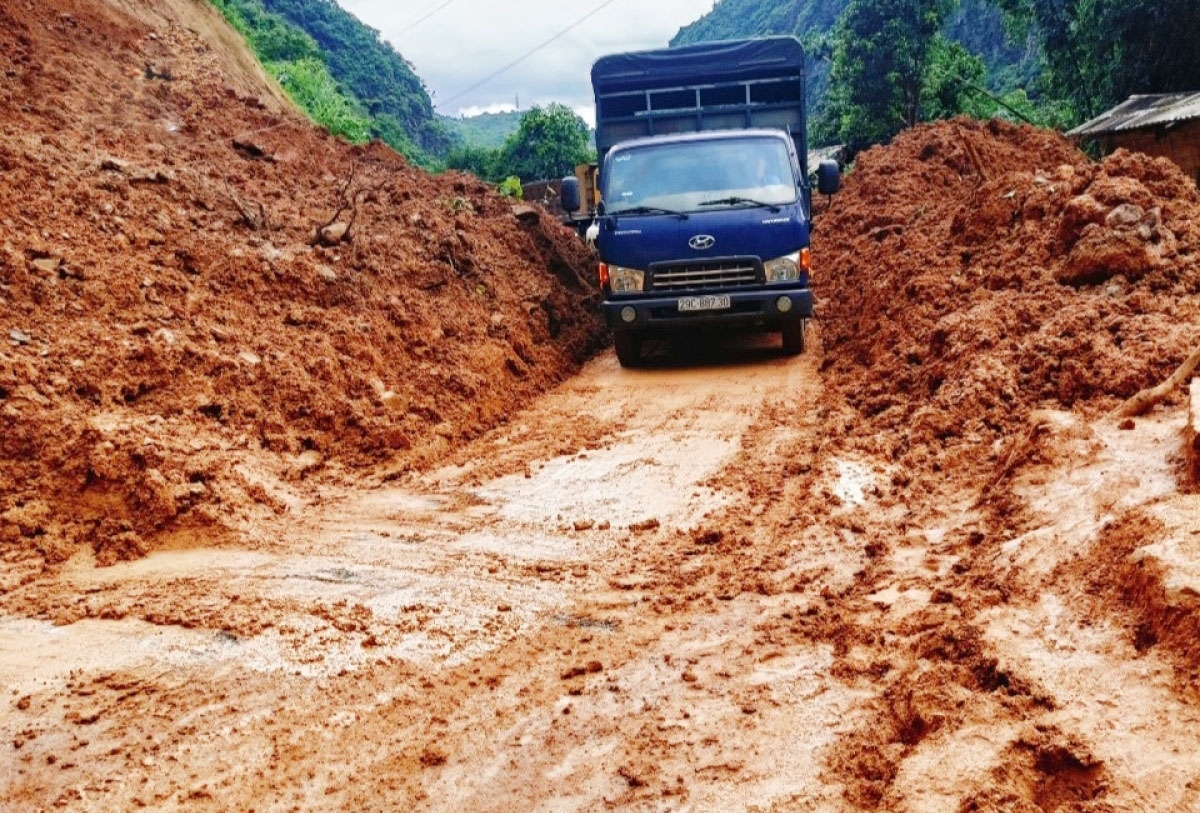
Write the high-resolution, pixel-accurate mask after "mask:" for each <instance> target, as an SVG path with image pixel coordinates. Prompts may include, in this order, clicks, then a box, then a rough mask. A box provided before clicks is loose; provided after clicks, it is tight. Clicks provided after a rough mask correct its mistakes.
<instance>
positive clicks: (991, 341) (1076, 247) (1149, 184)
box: [815, 120, 1200, 471]
mask: <svg viewBox="0 0 1200 813" xmlns="http://www.w3.org/2000/svg"><path fill="white" fill-rule="evenodd" d="M1198 251H1200V196H1198V195H1197V192H1196V187H1195V186H1194V184H1192V183H1191V182H1190V181H1189V180H1188V179H1187V178H1186V177H1184V176H1183V175H1182V173H1181V172H1180V171H1179V170H1178V169H1177V168H1176V167H1175V165H1174V164H1172V163H1170V162H1168V161H1166V160H1165V159H1151V158H1148V157H1146V156H1143V155H1140V154H1132V153H1128V152H1124V151H1118V152H1117V153H1115V154H1114V155H1112V156H1110V157H1108V158H1107V159H1105V160H1104V161H1102V162H1101V163H1094V162H1091V161H1089V160H1088V159H1087V157H1086V156H1084V155H1083V154H1082V153H1080V152H1079V151H1078V150H1076V149H1075V148H1074V147H1073V146H1071V145H1070V144H1069V143H1068V142H1067V141H1066V140H1064V139H1063V138H1062V137H1061V136H1059V135H1058V134H1056V133H1052V132H1047V131H1041V130H1037V129H1034V128H1030V127H1027V126H1020V127H1019V126H1015V125H1010V124H1005V123H1002V122H997V121H993V122H987V123H981V122H973V121H967V120H954V121H949V122H939V123H935V124H929V125H924V126H920V127H917V128H914V129H912V130H910V131H908V132H905V133H903V134H902V135H900V136H899V137H898V138H897V139H896V140H895V141H894V142H893V143H892V144H890V145H889V146H886V147H878V148H875V149H872V150H869V151H867V152H866V153H864V154H862V155H861V156H860V157H859V160H858V162H857V164H856V165H855V167H854V170H853V172H851V173H850V174H849V175H848V177H847V178H846V184H845V189H844V191H843V192H841V193H839V195H838V196H837V197H836V198H834V199H833V203H832V207H831V208H830V209H829V210H828V211H827V212H826V213H824V214H822V215H820V220H819V228H818V229H817V231H816V250H815V254H816V257H817V258H818V261H819V265H818V268H819V275H818V276H817V278H816V285H817V286H818V291H819V292H820V293H821V311H820V316H821V318H822V321H823V333H822V336H823V341H824V345H825V351H826V354H827V358H826V361H825V364H826V365H827V371H828V376H827V380H828V381H829V382H830V383H831V384H832V385H833V386H835V387H837V388H838V389H839V390H841V391H842V392H844V393H845V395H846V397H847V398H848V400H849V401H850V403H851V404H853V405H854V406H855V407H856V408H857V409H858V410H859V412H860V413H861V415H862V416H863V417H865V418H867V419H868V421H869V423H870V426H871V427H872V428H873V429H874V430H900V431H895V432H891V433H888V434H884V435H878V436H876V437H875V440H874V441H872V442H874V443H877V444H879V445H882V446H883V447H884V449H883V451H884V452H885V453H887V454H890V456H891V457H892V458H893V459H896V460H897V461H904V462H905V463H906V464H917V465H918V470H924V471H927V470H929V469H930V468H931V467H932V468H936V467H938V466H941V465H942V464H943V463H944V462H945V461H946V459H947V458H946V453H948V452H952V451H954V450H956V449H958V448H959V447H961V446H962V445H964V444H966V445H967V446H972V447H977V446H981V445H985V444H989V443H992V442H993V441H994V440H996V439H997V438H999V437H1000V436H1002V435H1003V434H1005V433H1007V432H1011V431H1012V430H1014V429H1015V428H1017V427H1018V426H1020V425H1021V424H1023V423H1024V421H1025V419H1026V416H1027V414H1028V411H1029V410H1030V409H1031V408H1033V407H1036V406H1058V405H1061V406H1065V407H1075V406H1078V407H1080V408H1082V409H1083V410H1084V411H1085V413H1086V412H1089V411H1091V412H1093V413H1094V412H1095V411H1097V410H1100V409H1103V408H1105V407H1108V406H1111V405H1112V404H1113V403H1115V400H1116V399H1120V398H1126V397H1128V396H1130V395H1132V394H1133V393H1135V392H1136V391H1137V390H1139V389H1141V388H1143V387H1146V386H1149V385H1152V384H1154V383H1157V382H1158V381H1159V380H1161V379H1162V378H1164V377H1165V376H1167V375H1168V374H1169V373H1170V372H1171V370H1172V369H1173V368H1174V367H1175V366H1176V365H1178V364H1179V363H1180V362H1181V361H1182V360H1183V359H1184V358H1185V357H1186V356H1187V355H1188V353H1189V352H1190V351H1191V350H1192V349H1194V346H1195V341H1196V337H1195V331H1194V328H1192V327H1191V325H1194V324H1196V322H1197V319H1198V318H1200V302H1198V300H1197V298H1196V296H1195V295H1196V293H1197V292H1198V291H1200V261H1198V254H1197V252H1198ZM913 269H919V270H917V271H916V272H914V270H913ZM959 459H960V460H963V459H968V458H959ZM971 459H974V460H981V459H982V458H981V457H979V456H976V457H974V458H971Z"/></svg>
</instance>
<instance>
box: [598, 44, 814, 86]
mask: <svg viewBox="0 0 1200 813" xmlns="http://www.w3.org/2000/svg"><path fill="white" fill-rule="evenodd" d="M785 73H794V74H795V75H803V73H804V46H803V45H801V44H800V41H799V40H798V39H796V38H795V37H762V38H759V39H750V40H728V41H725V42H703V43H700V44H698V45H687V46H684V47H682V48H664V49H662V50H657V51H631V52H629V53H624V54H612V55H610V56H604V57H600V59H598V60H596V63H595V64H594V65H592V87H593V88H594V89H595V91H596V93H597V95H599V94H602V93H614V92H615V93H619V92H622V91H635V90H649V89H652V88H664V87H672V86H675V85H688V84H691V83H692V82H694V81H695V79H696V77H697V76H703V77H704V78H705V80H706V81H709V82H726V81H747V80H753V79H768V78H772V77H776V76H780V75H781V74H785Z"/></svg>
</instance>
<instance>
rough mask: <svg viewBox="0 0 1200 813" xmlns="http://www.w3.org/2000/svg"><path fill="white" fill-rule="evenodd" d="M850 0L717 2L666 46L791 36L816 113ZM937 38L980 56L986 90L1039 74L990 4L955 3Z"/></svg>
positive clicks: (1030, 47)
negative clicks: (801, 51) (799, 48)
mask: <svg viewBox="0 0 1200 813" xmlns="http://www.w3.org/2000/svg"><path fill="white" fill-rule="evenodd" d="M848 5H849V0H717V2H716V4H715V5H714V6H713V8H712V11H710V12H709V13H708V14H705V15H704V16H703V17H701V18H700V19H698V20H696V21H695V22H693V23H691V24H690V25H686V26H684V27H683V28H681V29H679V32H678V33H677V34H676V35H675V36H674V38H672V40H671V45H672V46H677V45H689V44H692V43H696V42H708V41H713V40H724V39H738V38H741V37H757V36H766V35H771V34H792V35H794V36H796V37H798V38H799V39H800V40H801V41H802V42H804V44H805V46H806V50H807V52H808V65H807V72H808V101H809V105H810V107H811V108H812V109H813V110H816V111H819V110H820V109H821V103H822V101H823V99H824V96H825V92H826V90H827V89H828V86H829V69H830V58H831V55H832V35H833V32H834V29H835V28H836V26H837V24H838V21H839V19H840V18H841V16H842V14H843V12H844V11H845V10H846V7H847V6H848ZM942 34H943V35H944V36H945V37H946V38H947V39H949V40H951V41H953V42H958V43H960V44H961V45H962V46H963V47H964V48H966V49H967V51H969V52H970V53H972V54H976V55H978V56H979V57H981V58H982V59H983V61H984V64H985V66H986V67H987V84H988V87H989V88H990V89H991V90H993V91H996V92H999V93H1003V92H1006V91H1009V90H1012V89H1014V88H1017V87H1024V86H1026V85H1027V84H1029V83H1030V82H1031V81H1032V80H1033V78H1034V77H1035V76H1036V75H1037V73H1038V72H1039V70H1040V61H1041V52H1040V49H1039V47H1038V44H1037V41H1036V39H1034V38H1033V35H1032V33H1031V34H1030V35H1029V36H1028V37H1027V38H1026V39H1025V40H1024V41H1020V42H1013V41H1011V40H1010V38H1009V37H1008V35H1007V33H1006V31H1005V28H1004V15H1003V13H1002V11H1001V9H1000V6H999V5H998V3H997V2H993V0H960V2H958V3H956V5H955V8H954V10H953V11H952V12H951V14H950V15H949V16H948V18H947V20H946V23H945V25H944V26H943V29H942Z"/></svg>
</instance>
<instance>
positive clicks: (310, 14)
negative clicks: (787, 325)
mask: <svg viewBox="0 0 1200 813" xmlns="http://www.w3.org/2000/svg"><path fill="white" fill-rule="evenodd" d="M262 4H263V6H264V7H265V8H266V9H267V10H268V11H270V12H273V13H275V14H278V15H279V16H281V17H282V18H284V19H285V20H287V21H288V22H290V23H291V24H292V25H294V26H296V27H297V28H299V29H300V30H302V31H304V33H306V34H308V35H309V36H310V37H312V38H313V39H314V40H315V41H316V43H317V46H318V47H319V48H320V50H321V55H322V57H323V59H324V61H325V64H326V65H327V66H328V68H329V73H330V74H331V75H332V76H333V78H334V79H335V80H337V82H338V84H339V85H340V86H341V87H342V88H343V89H344V90H345V91H346V92H347V93H348V94H350V95H352V96H353V97H354V98H355V99H356V100H357V101H358V102H359V104H360V105H362V107H363V109H364V110H365V112H366V113H367V114H368V115H369V116H370V117H371V118H372V119H373V121H374V124H375V128H376V130H377V131H378V132H377V134H378V135H380V136H386V135H388V134H389V133H390V134H394V135H398V134H399V133H403V134H404V135H405V136H407V137H408V138H409V139H411V141H412V142H413V144H415V145H416V146H417V147H418V148H419V149H420V150H422V151H424V152H427V153H431V154H433V155H442V154H444V153H445V152H446V151H447V150H448V149H449V148H450V147H451V146H453V138H452V137H451V136H450V134H449V133H448V132H447V131H446V129H445V128H444V127H443V125H442V124H441V122H440V121H439V120H438V118H437V117H435V115H434V112H433V102H432V101H431V100H430V98H429V93H428V91H426V89H425V85H424V83H423V82H422V81H421V80H420V78H419V77H418V76H417V75H416V73H415V72H414V71H413V67H412V65H411V64H409V62H408V61H407V60H405V59H404V57H402V56H400V54H398V53H396V51H395V49H393V48H392V46H391V45H389V44H388V43H386V42H384V41H383V39H382V38H381V37H380V34H379V32H378V31H376V30H375V29H374V28H371V27H370V26H368V25H366V24H364V23H363V22H361V21H360V20H359V19H358V18H357V17H355V16H354V15H352V14H350V13H349V12H348V11H346V10H344V9H343V8H342V7H341V6H339V5H338V4H337V3H336V2H334V0H262ZM384 140H390V139H387V138H385V139H384Z"/></svg>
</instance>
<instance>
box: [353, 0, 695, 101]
mask: <svg viewBox="0 0 1200 813" xmlns="http://www.w3.org/2000/svg"><path fill="white" fill-rule="evenodd" d="M338 2H339V4H340V5H341V6H342V7H343V8H344V9H346V10H347V11H349V12H350V13H351V14H353V15H354V16H356V17H358V18H359V19H360V20H362V21H363V22H364V23H366V24H367V25H369V26H371V27H372V28H375V29H378V30H379V32H380V34H381V35H382V36H383V38H384V39H385V40H387V41H388V42H389V43H391V44H392V46H393V47H394V48H395V49H396V50H397V51H398V52H399V53H400V55H401V56H403V57H404V58H405V59H407V60H408V61H409V62H410V63H412V65H413V68H414V69H415V70H416V72H417V75H418V76H420V77H421V79H423V80H424V82H425V85H426V87H427V88H428V89H429V91H430V94H431V95H432V96H433V102H434V106H435V107H436V108H437V110H438V112H439V113H444V114H446V115H451V116H457V115H463V114H466V115H470V113H469V112H467V111H484V110H499V109H502V108H503V107H504V106H508V108H509V109H512V108H513V107H514V106H515V104H516V102H517V100H518V99H519V100H520V106H521V109H528V108H530V107H533V106H534V105H543V106H544V105H547V104H549V103H550V102H560V103H562V104H565V105H567V106H569V107H571V108H573V109H574V110H576V112H579V113H581V114H584V113H586V115H584V118H585V119H586V120H587V121H589V122H591V121H592V119H593V115H592V109H591V108H592V104H593V99H592V90H591V76H590V72H591V67H592V63H593V62H594V61H595V60H596V59H597V58H598V57H600V56H603V55H604V54H610V53H616V52H619V51H632V50H642V49H647V48H662V47H665V46H666V45H667V42H668V41H669V40H670V39H671V37H673V36H675V33H676V32H677V31H678V30H679V29H680V28H681V27H683V26H685V25H687V24H688V23H690V22H692V21H694V20H696V19H697V18H699V17H700V16H701V15H703V14H706V13H707V12H708V11H710V10H711V9H712V6H713V2H714V0H658V2H654V3H642V2H638V0H591V2H588V3H587V4H582V3H571V2H561V0H560V2H550V0H509V1H508V2H506V3H503V4H500V3H497V2H495V0H448V2H447V0H440V2H434V0H410V2H405V3H401V4H397V3H389V2H385V1H384V0H338ZM602 6H603V7H602ZM439 7H441V8H439ZM601 7H602V8H601ZM597 9H599V10H598V11H597ZM593 11H594V12H595V14H594V16H591V17H589V18H588V19H587V20H586V21H585V22H584V23H583V24H581V25H579V26H578V27H576V28H573V29H571V30H569V31H567V29H568V28H570V27H571V26H572V25H573V24H575V23H576V22H578V21H579V20H580V19H581V18H583V17H584V16H585V15H587V14H589V13H591V12H593ZM422 17H425V18H426V19H424V20H421V19H420V18H422ZM564 31H565V32H566V33H563V32H564ZM549 40H552V42H550V43H549V44H548V45H545V47H543V48H540V49H538V50H537V51H536V52H534V49H535V48H537V46H539V45H542V44H543V43H546V42H547V41H549ZM531 52H532V53H531ZM527 55H528V56H527ZM521 57H526V58H524V59H522V60H521V61H520V62H519V63H518V64H516V65H514V66H513V67H511V68H509V69H508V70H506V71H504V72H503V73H500V74H499V75H498V76H496V77H495V78H493V79H490V80H489V81H487V82H485V83H483V84H481V85H480V86H479V87H477V88H475V89H473V90H469V89H470V88H471V87H472V86H473V85H476V84H478V83H479V82H480V81H481V80H483V79H485V78H486V77H488V76H490V75H491V74H493V73H496V72H497V71H499V70H500V69H501V68H503V67H504V66H506V65H508V64H510V63H512V62H514V61H516V60H518V59H520V58H521Z"/></svg>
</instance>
